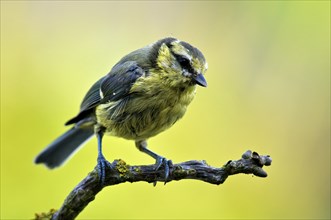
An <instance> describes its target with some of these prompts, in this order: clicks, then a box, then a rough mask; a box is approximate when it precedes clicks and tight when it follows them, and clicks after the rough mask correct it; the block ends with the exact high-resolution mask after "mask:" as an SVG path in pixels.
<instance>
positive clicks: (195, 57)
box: [150, 38, 208, 87]
mask: <svg viewBox="0 0 331 220" xmlns="http://www.w3.org/2000/svg"><path fill="white" fill-rule="evenodd" d="M152 48H153V51H154V52H152V53H151V57H150V58H151V59H152V60H154V62H153V65H154V66H155V69H156V70H157V72H159V74H161V77H162V78H163V80H165V81H167V83H169V84H170V85H173V86H177V85H179V84H180V85H199V86H203V87H206V86H207V82H206V80H205V78H204V76H203V74H204V73H205V72H206V70H207V68H208V64H207V62H206V59H205V57H204V56H203V54H202V53H201V52H200V50H198V49H197V48H196V47H193V46H192V45H190V44H188V43H186V42H184V41H180V40H178V39H175V38H165V39H162V40H159V41H157V42H156V43H154V44H153V45H152Z"/></svg>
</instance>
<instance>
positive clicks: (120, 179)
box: [36, 150, 272, 220]
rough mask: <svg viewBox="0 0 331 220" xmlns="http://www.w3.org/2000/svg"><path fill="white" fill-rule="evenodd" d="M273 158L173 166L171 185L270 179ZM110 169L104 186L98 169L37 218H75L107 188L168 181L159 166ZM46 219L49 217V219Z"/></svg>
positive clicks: (248, 153)
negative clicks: (239, 177) (219, 164)
mask: <svg viewBox="0 0 331 220" xmlns="http://www.w3.org/2000/svg"><path fill="white" fill-rule="evenodd" d="M271 161H272V160H271V158H270V156H260V155H259V154H258V153H256V152H253V153H252V152H251V151H250V150H249V151H246V152H245V153H244V154H243V155H242V158H241V159H239V160H230V161H228V162H227V163H226V164H225V165H224V166H222V167H220V168H216V167H211V166H209V165H208V164H207V163H206V162H205V161H198V160H191V161H187V162H183V163H178V164H173V165H172V166H171V167H170V173H169V177H168V178H167V182H170V181H173V180H177V181H178V180H182V179H195V180H201V181H204V182H207V183H211V184H217V185H219V184H222V183H224V181H225V180H226V179H227V178H228V176H230V175H234V174H239V173H246V174H254V175H255V176H258V177H267V173H266V172H265V171H264V170H263V169H262V167H263V166H269V165H271ZM112 167H113V168H112V169H111V168H110V167H108V168H107V170H106V180H105V184H104V185H103V186H101V185H100V183H99V177H98V172H97V168H96V167H95V168H94V170H93V171H92V172H90V173H89V174H88V175H87V176H86V177H85V178H84V179H83V180H82V181H81V182H80V183H79V184H78V185H77V186H76V187H75V188H74V189H73V190H72V191H71V193H70V194H69V195H68V197H67V198H66V199H65V201H64V203H63V205H62V207H61V208H60V209H59V210H58V211H54V210H51V214H49V213H42V214H36V219H53V220H58V219H66V220H70V219H75V217H76V216H77V215H78V214H79V213H80V212H81V211H83V209H84V208H85V207H86V206H87V205H88V204H89V203H90V202H91V201H93V200H94V198H95V196H96V194H98V193H99V192H100V191H101V190H102V189H103V188H104V187H106V186H111V185H116V184H120V183H124V182H131V183H132V182H138V181H145V182H149V183H154V184H156V182H165V181H164V176H165V170H164V168H163V167H160V169H159V170H157V171H155V165H144V166H130V165H128V164H126V163H125V162H124V161H123V160H115V161H114V162H113V163H112ZM46 216H49V217H48V218H47V217H46Z"/></svg>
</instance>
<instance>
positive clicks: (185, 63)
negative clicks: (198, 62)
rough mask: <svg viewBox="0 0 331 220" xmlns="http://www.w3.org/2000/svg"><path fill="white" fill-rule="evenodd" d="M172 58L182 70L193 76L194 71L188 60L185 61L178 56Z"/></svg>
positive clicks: (184, 58) (182, 57)
mask: <svg viewBox="0 0 331 220" xmlns="http://www.w3.org/2000/svg"><path fill="white" fill-rule="evenodd" d="M173 55H174V57H175V58H176V60H177V62H178V63H179V64H180V66H181V67H182V68H183V69H186V70H187V71H188V72H190V73H192V74H194V73H195V71H194V69H193V67H192V65H191V62H190V60H189V59H187V58H186V57H184V56H182V55H178V54H174V53H173Z"/></svg>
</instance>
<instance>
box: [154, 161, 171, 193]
mask: <svg viewBox="0 0 331 220" xmlns="http://www.w3.org/2000/svg"><path fill="white" fill-rule="evenodd" d="M162 165H163V166H164V184H166V183H167V180H168V177H169V174H170V168H171V167H172V166H173V164H172V161H171V160H168V159H166V158H164V157H161V156H158V157H157V158H156V162H155V171H158V170H159V169H160V167H161V166H162ZM155 185H156V182H154V186H155Z"/></svg>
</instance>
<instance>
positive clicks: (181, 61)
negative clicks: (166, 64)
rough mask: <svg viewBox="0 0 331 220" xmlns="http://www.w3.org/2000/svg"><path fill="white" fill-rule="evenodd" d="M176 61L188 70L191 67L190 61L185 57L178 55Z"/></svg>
mask: <svg viewBox="0 0 331 220" xmlns="http://www.w3.org/2000/svg"><path fill="white" fill-rule="evenodd" d="M177 61H178V63H179V64H180V65H181V67H182V68H183V69H187V70H189V69H190V68H191V62H190V60H189V59H187V58H186V57H182V56H178V57H177Z"/></svg>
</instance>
